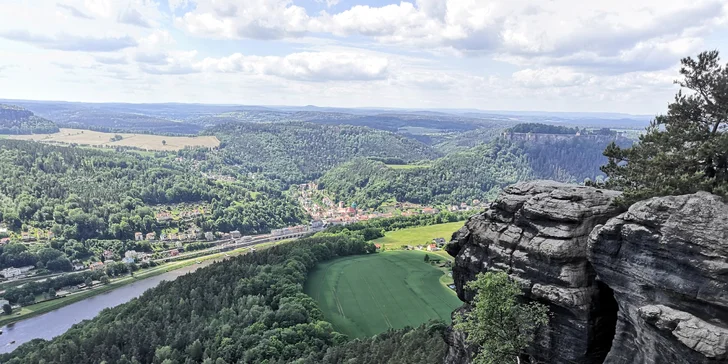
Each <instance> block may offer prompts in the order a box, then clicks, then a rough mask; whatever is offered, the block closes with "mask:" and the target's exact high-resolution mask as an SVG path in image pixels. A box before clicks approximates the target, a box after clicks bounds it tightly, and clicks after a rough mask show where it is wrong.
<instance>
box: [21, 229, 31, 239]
mask: <svg viewBox="0 0 728 364" xmlns="http://www.w3.org/2000/svg"><path fill="white" fill-rule="evenodd" d="M20 238H21V239H23V241H29V240H30V234H29V233H28V232H27V231H23V232H21V233H20Z"/></svg>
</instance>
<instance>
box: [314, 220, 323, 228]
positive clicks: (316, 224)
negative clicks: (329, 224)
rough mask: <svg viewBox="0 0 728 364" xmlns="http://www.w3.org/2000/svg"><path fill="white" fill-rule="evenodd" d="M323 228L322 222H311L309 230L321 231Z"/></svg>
mask: <svg viewBox="0 0 728 364" xmlns="http://www.w3.org/2000/svg"><path fill="white" fill-rule="evenodd" d="M323 227H324V222H323V221H321V220H313V221H311V229H321V228H323Z"/></svg>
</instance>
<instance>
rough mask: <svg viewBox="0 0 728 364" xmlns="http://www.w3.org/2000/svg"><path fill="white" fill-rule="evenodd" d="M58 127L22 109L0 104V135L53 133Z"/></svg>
mask: <svg viewBox="0 0 728 364" xmlns="http://www.w3.org/2000/svg"><path fill="white" fill-rule="evenodd" d="M57 131H58V126H57V125H56V124H54V123H53V122H52V121H50V120H47V119H43V118H41V117H38V116H36V115H35V114H33V113H32V112H31V111H28V110H26V109H23V108H22V107H18V106H13V105H4V104H0V134H43V133H55V132H57Z"/></svg>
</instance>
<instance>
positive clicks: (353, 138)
mask: <svg viewBox="0 0 728 364" xmlns="http://www.w3.org/2000/svg"><path fill="white" fill-rule="evenodd" d="M208 133H210V134H214V135H216V136H217V137H218V139H220V141H221V145H220V153H221V154H222V156H223V159H224V161H225V163H226V164H229V165H237V166H239V167H240V168H241V169H242V170H243V171H247V172H257V173H263V174H264V175H266V176H268V177H271V178H274V179H280V180H282V181H284V182H287V183H300V182H304V181H307V180H312V179H315V178H318V177H320V176H321V175H322V174H323V173H325V172H326V171H328V170H329V169H331V168H332V167H334V166H337V165H339V164H341V163H344V162H346V161H349V160H351V159H353V158H356V157H376V158H384V159H398V160H401V161H404V162H412V161H418V160H423V159H433V158H437V157H439V156H440V155H439V154H438V152H436V151H435V150H434V149H432V148H431V147H430V146H428V145H425V144H423V143H420V142H418V141H415V140H412V139H408V138H406V137H403V136H401V135H397V134H393V133H390V132H386V131H381V130H374V129H370V128H367V127H358V126H349V125H320V124H314V123H305V122H291V123H232V124H225V125H221V126H217V127H215V128H213V129H211V130H209V131H208Z"/></svg>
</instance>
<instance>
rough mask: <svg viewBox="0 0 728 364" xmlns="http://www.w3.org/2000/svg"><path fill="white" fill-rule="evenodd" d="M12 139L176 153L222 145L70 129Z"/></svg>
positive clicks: (201, 140)
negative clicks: (191, 148)
mask: <svg viewBox="0 0 728 364" xmlns="http://www.w3.org/2000/svg"><path fill="white" fill-rule="evenodd" d="M115 137H116V138H115ZM119 137H120V138H119ZM8 138H9V139H19V140H33V141H37V142H42V143H49V144H78V145H83V146H92V147H102V148H114V147H135V148H139V149H143V150H152V151H175V150H180V149H183V148H185V147H203V148H215V147H218V146H219V145H220V141H219V140H217V137H214V136H193V137H186V136H165V135H153V134H130V133H103V132H99V131H91V130H81V129H67V128H61V129H60V131H59V132H57V133H53V134H32V135H10V136H8ZM114 139H116V140H114Z"/></svg>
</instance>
